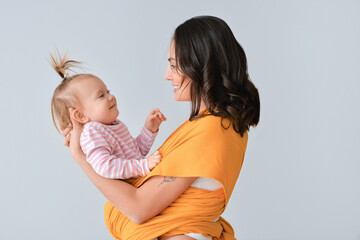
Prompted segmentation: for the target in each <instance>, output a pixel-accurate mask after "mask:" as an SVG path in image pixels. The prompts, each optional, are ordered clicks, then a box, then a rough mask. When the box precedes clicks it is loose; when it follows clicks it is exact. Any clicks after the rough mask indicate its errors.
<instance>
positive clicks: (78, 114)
mask: <svg viewBox="0 0 360 240" xmlns="http://www.w3.org/2000/svg"><path fill="white" fill-rule="evenodd" d="M72 118H73V119H74V120H76V121H77V122H79V123H82V124H85V123H87V122H89V121H90V118H89V117H88V116H86V115H85V114H83V113H82V112H80V110H79V109H74V111H73V112H72Z"/></svg>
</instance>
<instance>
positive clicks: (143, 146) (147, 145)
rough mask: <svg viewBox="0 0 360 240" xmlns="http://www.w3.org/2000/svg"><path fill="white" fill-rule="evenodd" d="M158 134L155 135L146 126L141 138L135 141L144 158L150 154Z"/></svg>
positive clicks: (138, 137)
mask: <svg viewBox="0 0 360 240" xmlns="http://www.w3.org/2000/svg"><path fill="white" fill-rule="evenodd" d="M158 132H159V131H157V132H156V133H153V132H151V131H150V130H148V129H147V128H146V127H145V126H144V127H143V128H142V130H141V133H140V134H139V136H137V138H136V139H135V142H136V144H137V146H138V148H139V150H140V153H141V155H143V156H144V157H145V156H146V155H147V154H148V153H149V151H150V149H151V147H152V145H153V143H154V141H155V138H156V136H157V134H158Z"/></svg>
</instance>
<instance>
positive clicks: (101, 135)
mask: <svg viewBox="0 0 360 240" xmlns="http://www.w3.org/2000/svg"><path fill="white" fill-rule="evenodd" d="M114 141H115V139H114V138H113V137H111V135H109V134H107V131H106V129H105V128H104V126H103V125H101V124H88V125H85V126H84V129H83V133H82V134H81V138H80V145H81V149H82V150H83V152H84V153H85V156H86V160H87V161H88V162H89V163H90V164H91V166H92V167H93V169H94V170H95V172H96V173H98V174H99V175H101V176H103V177H105V178H112V179H128V178H133V177H138V176H145V175H147V174H148V173H149V172H150V170H149V166H148V161H147V159H140V160H138V159H122V158H117V157H116V156H114V155H112V148H111V144H113V142H114Z"/></svg>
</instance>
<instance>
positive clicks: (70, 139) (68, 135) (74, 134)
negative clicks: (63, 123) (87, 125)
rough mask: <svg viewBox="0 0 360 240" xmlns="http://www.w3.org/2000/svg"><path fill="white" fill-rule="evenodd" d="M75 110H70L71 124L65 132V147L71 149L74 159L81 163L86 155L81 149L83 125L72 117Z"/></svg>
mask: <svg viewBox="0 0 360 240" xmlns="http://www.w3.org/2000/svg"><path fill="white" fill-rule="evenodd" d="M73 111H74V109H73V108H69V114H70V119H71V124H69V125H68V126H67V127H66V128H65V129H64V130H63V131H62V133H63V136H64V137H65V139H64V145H65V146H67V147H70V152H71V155H72V156H73V158H74V159H75V160H76V161H77V162H78V163H79V160H80V159H82V157H79V156H82V155H84V153H83V151H82V150H81V147H80V136H81V133H82V125H81V124H80V123H79V122H77V121H76V120H74V118H73V117H72V115H73V114H72V113H73Z"/></svg>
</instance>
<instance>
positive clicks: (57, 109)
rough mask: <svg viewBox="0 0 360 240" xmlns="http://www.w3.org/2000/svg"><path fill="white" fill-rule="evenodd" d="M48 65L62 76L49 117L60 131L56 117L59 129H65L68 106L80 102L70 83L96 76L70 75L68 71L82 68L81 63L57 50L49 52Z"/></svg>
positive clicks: (67, 121) (75, 106)
mask: <svg viewBox="0 0 360 240" xmlns="http://www.w3.org/2000/svg"><path fill="white" fill-rule="evenodd" d="M49 62H50V65H51V66H52V67H53V68H54V70H55V71H56V72H57V73H58V74H59V75H60V77H61V78H62V81H61V83H60V84H59V85H58V86H57V87H56V89H55V91H54V94H53V97H52V100H51V117H52V120H53V123H54V125H55V128H56V129H57V130H58V132H60V130H59V128H58V125H57V123H56V119H57V121H58V123H59V127H60V129H61V130H63V129H65V128H66V127H67V126H68V125H69V124H70V123H71V119H70V113H69V108H77V107H80V102H79V100H78V98H77V97H76V94H75V92H74V91H73V90H72V89H71V88H69V86H70V83H71V82H72V81H73V80H74V79H78V78H86V77H91V78H97V77H96V76H95V75H93V74H87V73H85V74H84V73H83V74H75V75H72V76H71V75H70V74H69V72H75V71H74V68H79V69H82V63H81V62H78V61H75V60H70V59H69V55H68V54H64V55H61V54H60V53H59V51H58V50H56V51H55V52H54V53H52V54H50V59H49Z"/></svg>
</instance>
